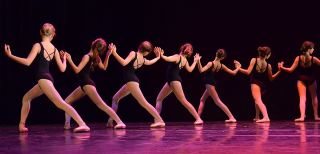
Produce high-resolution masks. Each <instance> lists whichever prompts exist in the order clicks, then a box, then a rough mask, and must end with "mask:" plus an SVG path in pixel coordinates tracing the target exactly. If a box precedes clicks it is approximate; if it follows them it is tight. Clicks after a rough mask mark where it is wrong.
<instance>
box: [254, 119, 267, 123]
mask: <svg viewBox="0 0 320 154" xmlns="http://www.w3.org/2000/svg"><path fill="white" fill-rule="evenodd" d="M263 122H270V119H269V118H263V119H261V120H257V121H256V123H263Z"/></svg>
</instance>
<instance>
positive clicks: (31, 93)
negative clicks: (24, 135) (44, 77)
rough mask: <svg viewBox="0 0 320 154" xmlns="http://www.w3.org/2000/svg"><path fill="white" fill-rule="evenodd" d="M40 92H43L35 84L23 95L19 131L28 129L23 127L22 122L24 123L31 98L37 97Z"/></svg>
mask: <svg viewBox="0 0 320 154" xmlns="http://www.w3.org/2000/svg"><path fill="white" fill-rule="evenodd" d="M42 94H43V92H42V90H41V89H40V87H39V85H38V84H37V85H35V86H34V87H33V88H32V89H30V90H29V91H28V92H27V93H26V94H25V95H24V96H23V98H22V108H21V118H20V124H19V129H20V132H26V131H28V129H27V128H25V127H24V124H25V122H26V120H27V117H28V114H29V110H30V103H31V101H32V99H34V98H36V97H39V96H40V95H42Z"/></svg>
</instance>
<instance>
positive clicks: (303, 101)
mask: <svg viewBox="0 0 320 154" xmlns="http://www.w3.org/2000/svg"><path fill="white" fill-rule="evenodd" d="M297 87H298V92H299V96H300V118H298V119H295V121H304V118H305V112H306V91H307V88H306V86H305V85H304V84H303V83H302V82H301V81H298V82H297ZM310 92H311V91H310Z"/></svg>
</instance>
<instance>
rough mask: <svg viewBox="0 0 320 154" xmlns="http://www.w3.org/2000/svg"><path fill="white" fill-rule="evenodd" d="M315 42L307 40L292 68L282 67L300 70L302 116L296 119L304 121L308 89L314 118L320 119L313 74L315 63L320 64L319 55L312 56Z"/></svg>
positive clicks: (298, 84)
mask: <svg viewBox="0 0 320 154" xmlns="http://www.w3.org/2000/svg"><path fill="white" fill-rule="evenodd" d="M313 48H314V44H313V43H312V42H309V41H305V42H304V43H303V44H302V47H301V48H300V50H301V51H302V53H303V54H302V55H301V56H298V57H297V58H296V59H295V60H294V63H293V64H292V66H291V67H290V68H285V67H281V69H283V70H285V71H287V72H289V73H291V72H292V71H294V70H295V69H296V68H297V67H298V70H299V73H298V81H297V87H298V92H299V96H300V114H301V116H300V118H298V119H295V121H304V118H305V112H306V91H307V88H308V89H309V91H310V94H311V98H312V106H313V111H314V120H320V118H319V116H318V98H317V82H316V79H315V77H314V74H313V63H314V64H317V65H319V66H320V61H319V59H318V58H317V57H314V56H310V55H311V54H312V53H313V50H314V49H313ZM282 64H283V62H282Z"/></svg>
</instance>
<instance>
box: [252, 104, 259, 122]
mask: <svg viewBox="0 0 320 154" xmlns="http://www.w3.org/2000/svg"><path fill="white" fill-rule="evenodd" d="M254 106H255V108H256V118H254V119H253V121H258V120H260V109H259V106H258V105H257V104H254Z"/></svg>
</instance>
